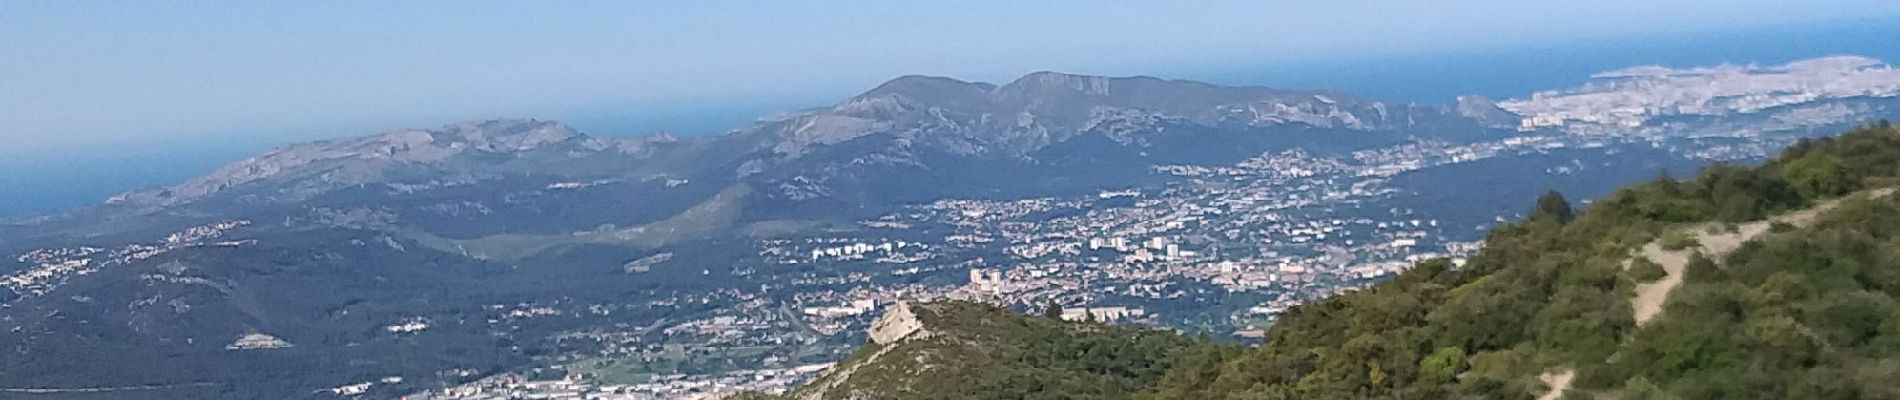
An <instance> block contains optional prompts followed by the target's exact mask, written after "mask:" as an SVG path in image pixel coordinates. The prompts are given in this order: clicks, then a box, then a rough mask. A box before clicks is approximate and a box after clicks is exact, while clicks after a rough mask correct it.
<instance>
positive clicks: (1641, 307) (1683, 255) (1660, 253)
mask: <svg viewBox="0 0 1900 400" xmlns="http://www.w3.org/2000/svg"><path fill="white" fill-rule="evenodd" d="M1893 191H1894V189H1893V188H1884V189H1877V190H1873V191H1868V192H1866V193H1867V195H1868V196H1872V197H1876V198H1878V197H1886V196H1887V195H1888V194H1891V193H1893ZM1852 196H1856V195H1849V196H1848V197H1852ZM1843 198H1846V197H1843ZM1837 204H1840V199H1835V200H1829V201H1825V202H1821V203H1820V204H1816V205H1815V206H1814V207H1809V208H1807V209H1805V210H1800V211H1794V212H1790V213H1786V214H1782V215H1777V216H1774V217H1771V218H1768V219H1765V220H1761V221H1755V222H1749V223H1745V224H1740V225H1737V226H1736V229H1735V231H1734V232H1729V231H1727V230H1726V229H1722V228H1723V226H1724V225H1723V224H1716V223H1706V224H1700V225H1695V226H1692V227H1688V228H1684V229H1687V230H1686V232H1690V233H1694V234H1695V239H1696V243H1698V244H1699V246H1691V247H1688V248H1684V249H1681V250H1665V249H1663V247H1662V244H1661V243H1657V242H1654V241H1652V242H1650V243H1649V244H1646V245H1643V249H1642V252H1641V255H1642V257H1643V258H1647V259H1649V261H1651V262H1654V263H1656V264H1658V265H1661V266H1662V268H1663V271H1664V272H1666V273H1668V275H1666V276H1664V277H1663V278H1662V279H1658V280H1656V281H1655V282H1650V283H1644V284H1640V285H1636V300H1634V301H1631V302H1630V305H1631V306H1633V307H1634V308H1635V309H1636V310H1635V311H1636V326H1643V324H1646V323H1648V322H1649V320H1650V319H1653V318H1655V317H1656V314H1657V313H1661V312H1662V306H1663V303H1665V302H1668V301H1669V293H1670V292H1671V291H1674V290H1675V289H1676V287H1677V286H1681V285H1682V275H1683V270H1684V269H1685V268H1686V267H1688V266H1689V256H1690V254H1693V253H1695V252H1698V251H1700V252H1702V254H1703V255H1704V256H1706V257H1708V258H1710V259H1713V260H1720V259H1722V257H1724V256H1727V255H1728V253H1729V252H1732V251H1735V249H1737V248H1740V247H1742V243H1746V242H1748V240H1749V239H1754V238H1755V236H1756V235H1760V234H1762V232H1767V231H1768V227H1769V226H1770V225H1772V224H1774V223H1776V222H1785V223H1788V224H1790V225H1794V226H1796V227H1803V226H1807V225H1808V223H1811V222H1814V217H1815V216H1818V215H1821V213H1824V212H1827V210H1831V209H1834V206H1835V205H1837ZM1711 231H1714V232H1711ZM1623 267H1624V268H1629V264H1628V263H1625V264H1624V265H1623ZM1573 378H1576V371H1574V370H1571V369H1569V368H1565V369H1559V370H1554V371H1551V372H1545V373H1542V374H1539V375H1538V376H1537V379H1538V380H1540V381H1543V382H1544V385H1545V386H1549V387H1550V391H1549V392H1545V393H1544V394H1543V395H1540V396H1537V399H1538V400H1557V399H1560V398H1563V395H1564V391H1565V390H1569V389H1570V381H1571V379H1573Z"/></svg>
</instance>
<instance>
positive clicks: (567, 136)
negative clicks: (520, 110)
mask: <svg viewBox="0 0 1900 400" xmlns="http://www.w3.org/2000/svg"><path fill="white" fill-rule="evenodd" d="M437 131H439V132H441V133H442V134H443V135H445V136H448V137H449V138H452V139H459V140H462V141H466V142H468V143H470V144H472V145H475V146H476V147H477V148H482V149H484V150H490V151H520V150H528V149H533V148H535V147H540V146H542V145H545V144H549V143H556V142H562V141H567V140H571V139H578V138H582V137H584V136H585V135H582V134H580V133H579V132H576V131H574V129H573V128H571V127H568V126H567V125H566V124H562V123H559V122H554V121H543V120H536V119H508V118H499V119H488V120H476V121H465V122H460V123H455V124H449V125H446V126H443V127H441V128H438V129H437Z"/></svg>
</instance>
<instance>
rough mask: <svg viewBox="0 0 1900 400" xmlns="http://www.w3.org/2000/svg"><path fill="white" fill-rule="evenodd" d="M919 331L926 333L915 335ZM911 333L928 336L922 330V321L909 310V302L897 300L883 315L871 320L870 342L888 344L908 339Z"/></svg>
mask: <svg viewBox="0 0 1900 400" xmlns="http://www.w3.org/2000/svg"><path fill="white" fill-rule="evenodd" d="M920 331H923V332H926V333H925V334H923V335H915V334H917V333H918V332H920ZM913 335H915V336H918V337H923V336H928V332H927V331H924V323H923V321H920V320H918V319H917V314H916V313H914V312H911V310H910V303H906V302H899V303H897V305H896V306H893V307H891V310H890V311H885V312H884V315H881V316H878V317H877V320H876V321H872V322H871V332H870V336H871V343H876V344H880V345H889V344H892V343H897V342H899V341H902V340H905V339H909V338H911V337H912V336H913Z"/></svg>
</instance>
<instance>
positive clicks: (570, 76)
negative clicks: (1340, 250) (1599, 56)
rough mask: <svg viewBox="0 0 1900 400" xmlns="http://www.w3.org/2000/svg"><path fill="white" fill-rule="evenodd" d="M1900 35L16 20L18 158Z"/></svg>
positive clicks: (973, 19) (1022, 16)
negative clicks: (1281, 67)
mask: <svg viewBox="0 0 1900 400" xmlns="http://www.w3.org/2000/svg"><path fill="white" fill-rule="evenodd" d="M1890 16H1900V1H1892V0H1808V1H1763V0H1721V1H1713V0H1711V1H1657V0H1595V1H1523V0H1467V1H1416V0H1394V1H1258V0H1256V1H1235V2H1226V1H1194V2H1180V1H1166V2H1065V1H1006V2H977V1H954V2H941V3H936V4H920V3H919V2H889V1H862V2H857V1H825V2H784V1H774V2H763V1H762V2H711V1H686V2H625V1H622V2H597V3H595V2H578V1H563V2H509V3H502V2H495V3H489V2H467V1H452V2H449V1H445V2H426V1H406V2H348V1H320V2H288V1H283V2H278V1H267V2H160V1H153V2H98V3H93V2H82V1H46V2H34V1H5V2H0V156H5V155H7V154H20V153H35V152H44V151H46V150H58V149H72V148H80V147H82V146H98V145H105V144H111V143H131V144H133V145H138V144H143V143H154V142H160V141H190V140H210V139H215V138H245V139H247V140H264V141H276V140H291V139H301V138H310V137H318V136H339V135H356V134H364V133H368V132H372V131H376V130H382V129H386V128H396V127H408V126H434V125H439V124H441V123H445V122H449V121H454V120H461V119H470V118H484V117H493V116H519V117H547V118H562V117H573V116H598V115H627V116H642V115H667V114H682V115H684V114H692V113H715V112H720V111H721V110H732V109H749V107H756V106H759V105H774V106H776V105H784V104H803V105H814V106H815V105H822V104H824V103H825V102H829V101H832V100H836V99H838V98H841V97H844V96H849V95H851V94H853V93H855V92H857V91H859V90H863V89H865V88H869V87H870V86H872V85H874V84H876V83H877V82H880V81H882V80H884V79H888V78H890V77H892V76H897V75H903V74H934V75H948V76H954V77H959V78H965V79H972V80H987V81H1006V80H1009V79H1011V78H1013V77H1015V76H1017V75H1020V74H1022V73H1025V72H1029V71H1035V70H1060V71H1067V72H1077V73H1090V74H1109V75H1133V74H1144V75H1160V76H1168V75H1169V74H1182V73H1193V72H1194V71H1207V70H1219V69H1230V68H1234V67H1237V66H1246V65H1260V64H1271V63H1276V62H1287V61H1288V60H1311V59H1324V58H1332V57H1361V56H1368V55H1379V54H1394V53H1418V52H1431V51H1439V50H1452V49H1464V48H1482V47H1490V46H1522V45H1527V44H1534V43H1541V42H1550V41H1559V40H1571V39H1579V38H1591V37H1604V36H1616V35H1629V34H1646V33H1665V32H1687V31H1707V30H1713V29H1730V28H1745V27H1751V26H1769V25H1776V24H1791V23H1804V22H1814V21H1826V20H1834V19H1845V18H1867V17H1890ZM1260 83H1262V84H1271V82H1260ZM606 133H609V134H613V133H631V132H606Z"/></svg>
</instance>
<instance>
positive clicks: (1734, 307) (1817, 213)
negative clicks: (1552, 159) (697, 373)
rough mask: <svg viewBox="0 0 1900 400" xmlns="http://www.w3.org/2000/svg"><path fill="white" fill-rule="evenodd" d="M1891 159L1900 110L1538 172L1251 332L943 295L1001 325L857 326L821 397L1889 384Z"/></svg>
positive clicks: (1896, 244)
mask: <svg viewBox="0 0 1900 400" xmlns="http://www.w3.org/2000/svg"><path fill="white" fill-rule="evenodd" d="M1896 177H1900V129H1895V128H1894V127H1892V126H1891V125H1888V124H1885V123H1882V124H1877V125H1870V126H1866V127H1863V128H1859V129H1856V130H1854V131H1852V132H1849V133H1847V134H1845V135H1842V136H1839V137H1836V138H1830V139H1820V140H1813V141H1808V142H1803V143H1800V144H1798V145H1795V146H1793V147H1791V148H1790V149H1788V150H1787V151H1786V152H1784V153H1783V154H1782V155H1780V156H1779V157H1776V158H1774V159H1772V160H1770V161H1769V162H1767V163H1766V164H1764V165H1761V166H1754V167H1745V166H1726V165H1724V166H1714V167H1710V168H1707V169H1704V170H1703V171H1701V172H1700V173H1699V174H1697V175H1696V176H1694V177H1690V178H1687V179H1675V178H1670V177H1666V176H1665V177H1658V178H1657V179H1655V180H1653V181H1650V182H1647V183H1643V184H1639V185H1635V186H1632V187H1629V188H1625V189H1623V190H1620V191H1617V192H1616V193H1614V194H1612V195H1609V196H1607V197H1604V198H1601V199H1597V200H1595V201H1593V202H1591V203H1590V204H1589V205H1587V206H1585V207H1582V210H1581V211H1573V209H1572V204H1571V203H1570V202H1569V201H1567V200H1565V199H1564V198H1563V197H1562V196H1561V195H1559V194H1557V193H1551V194H1548V195H1546V196H1545V197H1544V198H1543V199H1540V201H1538V202H1537V204H1536V205H1535V206H1534V211H1533V212H1532V213H1531V215H1530V216H1529V217H1528V218H1527V219H1525V220H1523V221H1519V222H1515V223H1511V224H1506V225H1502V226H1499V227H1497V228H1495V229H1494V230H1493V231H1492V233H1491V234H1490V236H1489V237H1488V238H1487V240H1486V245H1485V248H1484V250H1483V251H1482V252H1480V253H1479V254H1478V255H1477V256H1475V257H1473V258H1471V259H1470V260H1469V261H1468V262H1467V263H1465V264H1464V265H1454V264H1453V263H1452V262H1450V261H1447V260H1433V261H1427V262H1423V263H1420V264H1418V265H1417V266H1416V267H1414V268H1413V269H1411V270H1410V271H1408V272H1406V273H1403V274H1400V275H1399V276H1398V277H1396V278H1394V279H1391V280H1389V281H1386V282H1383V283H1380V284H1377V285H1375V286H1373V287H1371V288H1368V289H1365V290H1362V291H1358V292H1354V293H1351V294H1346V295H1341V296H1337V297H1333V298H1331V299H1328V300H1325V301H1321V302H1317V303H1313V304H1308V305H1305V306H1301V307H1297V308H1294V309H1292V310H1289V311H1288V312H1287V313H1286V314H1285V315H1283V316H1282V318H1281V319H1280V321H1279V322H1278V324H1277V325H1276V326H1275V327H1273V329H1272V330H1271V331H1270V333H1269V334H1268V337H1267V339H1266V343H1264V344H1263V345H1262V346H1260V347H1258V348H1255V349H1236V348H1233V347H1223V346H1218V345H1212V344H1210V343H1208V342H1206V341H1188V340H1185V339H1183V340H1169V339H1165V338H1160V337H1157V334H1156V333H1153V332H1145V331H1139V330H1133V329H1122V328H1116V329H1107V328H1101V329H1092V330H1083V331H1075V330H1072V329H1071V330H1064V329H1057V328H1055V327H1059V326H1063V325H1062V323H1059V322H1053V321H1039V320H1037V319H1033V318H1022V317H1014V319H1004V320H996V319H995V318H996V317H983V315H986V313H984V312H982V311H990V312H1001V310H1000V309H994V310H992V309H980V308H968V307H962V308H952V309H950V310H959V311H957V312H955V313H945V314H939V315H940V316H941V317H939V319H938V322H934V323H937V324H964V325H965V326H968V324H969V322H968V321H978V323H979V324H980V325H982V326H985V328H983V329H977V330H970V331H972V332H998V333H996V334H985V335H981V336H959V337H956V340H937V341H933V342H932V343H956V344H960V345H961V346H977V344H978V343H983V344H981V345H980V347H976V348H983V349H991V350H987V351H986V352H984V353H983V356H982V357H915V356H913V357H890V358H885V360H896V361H882V360H866V359H865V358H864V357H868V355H870V354H874V353H876V352H878V351H879V349H877V348H876V347H877V346H875V345H873V346H867V348H866V349H863V350H860V352H859V354H860V356H854V357H853V360H850V361H847V362H846V363H845V364H843V365H842V367H841V368H844V367H848V368H850V369H855V370H858V371H865V370H876V369H879V368H885V367H893V368H886V369H885V370H887V371H905V372H903V373H902V374H897V375H892V376H890V377H886V378H872V377H869V376H864V375H859V376H856V377H852V379H855V380H856V381H857V382H860V383H859V384H858V385H859V386H857V388H858V390H853V391H850V392H849V393H844V392H838V391H833V392H830V394H831V395H827V396H822V397H824V398H860V399H877V398H929V397H933V396H935V397H944V396H948V397H954V398H998V399H1001V398H1010V399H1019V398H1062V399H1095V398H1127V397H1132V398H1138V399H1442V398H1474V399H1476V398H1484V399H1493V398H1498V399H1520V398H1521V399H1528V398H1540V399H1558V398H1610V399H1746V398H1760V399H1810V398H1812V399H1878V398H1900V196H1888V194H1889V192H1891V189H1890V187H1892V186H1894V182H1895V181H1896V179H1895V178H1896ZM1643 302H1653V303H1654V304H1653V305H1654V306H1655V307H1651V308H1653V310H1650V311H1646V312H1638V311H1637V310H1638V309H1639V308H1641V307H1639V305H1640V304H1639V303H1643ZM944 317H949V318H944ZM956 321H965V322H956ZM998 321H1014V322H1009V323H1002V322H998ZM1022 321H1028V322H1022ZM999 328H1006V329H1000V330H999ZM1065 332H1066V333H1065ZM1076 332H1089V333H1087V334H1080V333H1076ZM940 339H943V338H940ZM1115 340H1121V341H1123V342H1122V343H1119V344H1117V343H1114V341H1115ZM985 341H997V342H989V343H984V342H985ZM910 345H912V346H915V345H914V344H910ZM958 348H968V347H958ZM1104 351H1113V352H1124V351H1125V352H1128V353H1116V354H1104V353H1102V352H1104ZM888 362H902V363H904V364H903V365H902V366H901V368H895V367H898V365H896V364H890V365H882V366H879V365H876V364H879V363H888ZM1131 362H1132V363H1144V362H1145V363H1154V365H1166V366H1168V368H1167V370H1166V372H1165V373H1163V374H1161V375H1160V376H1159V377H1158V378H1156V377H1153V376H1152V375H1151V374H1154V373H1157V372H1154V371H1153V370H1150V369H1144V368H1141V367H1140V366H1139V364H1129V363H1131ZM833 375H834V376H832V377H827V378H824V379H821V380H820V381H819V383H817V384H826V382H828V381H829V380H836V379H839V378H838V377H837V376H836V375H838V373H837V372H834V373H833ZM867 378H870V379H867ZM1155 379H1158V382H1156V383H1154V384H1153V385H1152V386H1149V387H1146V388H1143V389H1140V390H1138V391H1134V390H1131V389H1129V385H1130V384H1134V383H1140V382H1146V381H1151V380H1155ZM899 382H902V383H904V384H902V385H897V384H896V383H899ZM880 387H883V388H902V390H901V391H881V390H879V389H878V388H880ZM799 393H801V394H806V395H810V394H813V392H812V391H811V390H810V388H809V387H808V388H807V389H805V390H804V391H801V392H799Z"/></svg>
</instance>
